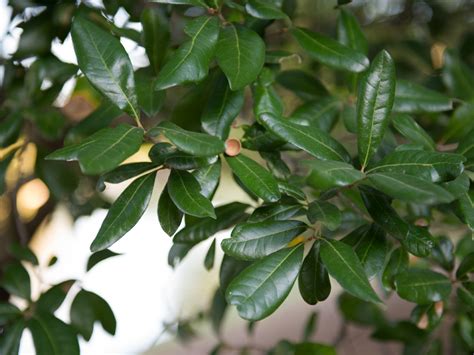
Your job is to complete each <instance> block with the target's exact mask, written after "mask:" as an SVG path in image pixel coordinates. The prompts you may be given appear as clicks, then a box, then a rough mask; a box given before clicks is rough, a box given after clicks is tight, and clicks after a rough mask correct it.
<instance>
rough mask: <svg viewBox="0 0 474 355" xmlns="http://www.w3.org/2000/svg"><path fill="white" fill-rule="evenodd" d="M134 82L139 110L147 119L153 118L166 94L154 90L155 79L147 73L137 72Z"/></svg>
mask: <svg viewBox="0 0 474 355" xmlns="http://www.w3.org/2000/svg"><path fill="white" fill-rule="evenodd" d="M135 80H136V86H137V88H136V90H137V96H138V105H139V107H140V109H141V110H142V111H143V112H144V113H145V114H146V115H147V116H148V117H154V116H155V115H156V114H157V113H158V112H159V111H160V109H161V106H162V105H163V102H164V101H165V96H166V92H165V91H158V90H155V78H153V77H152V76H150V73H149V72H148V71H142V70H139V71H137V72H136V73H135Z"/></svg>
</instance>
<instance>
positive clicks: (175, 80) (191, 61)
mask: <svg viewBox="0 0 474 355" xmlns="http://www.w3.org/2000/svg"><path fill="white" fill-rule="evenodd" d="M185 32H186V34H187V35H188V36H190V37H191V39H190V40H188V41H187V42H185V43H183V44H182V45H181V46H180V47H179V48H178V49H177V50H176V52H174V54H173V55H172V56H171V58H170V59H169V60H168V61H167V62H166V63H165V65H164V66H163V68H162V69H161V71H160V73H159V74H158V79H157V81H156V89H157V90H163V89H167V88H170V87H173V86H176V85H181V84H186V83H189V82H197V81H201V80H202V79H204V78H205V77H206V76H207V73H208V71H209V64H210V62H211V59H212V57H213V55H214V51H215V48H216V44H217V39H218V36H219V24H218V20H217V18H216V17H213V16H212V17H206V16H201V17H198V18H197V19H195V20H192V21H191V22H189V23H188V24H187V25H186V28H185Z"/></svg>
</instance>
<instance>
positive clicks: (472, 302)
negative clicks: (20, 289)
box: [0, 282, 474, 349]
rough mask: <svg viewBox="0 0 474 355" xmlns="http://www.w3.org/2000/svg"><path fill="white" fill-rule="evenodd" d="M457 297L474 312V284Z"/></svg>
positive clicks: (463, 289) (463, 287)
mask: <svg viewBox="0 0 474 355" xmlns="http://www.w3.org/2000/svg"><path fill="white" fill-rule="evenodd" d="M457 297H458V299H459V300H461V301H462V302H463V303H464V304H465V305H466V306H467V307H468V308H469V309H470V310H471V311H472V310H474V282H464V283H463V284H462V286H460V287H458V289H457ZM0 349H1V347H0Z"/></svg>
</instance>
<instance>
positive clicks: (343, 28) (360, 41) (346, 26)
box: [337, 9, 368, 55]
mask: <svg viewBox="0 0 474 355" xmlns="http://www.w3.org/2000/svg"><path fill="white" fill-rule="evenodd" d="M337 39H338V41H339V42H341V43H342V44H343V45H345V46H347V47H349V48H352V49H354V50H356V51H358V52H360V53H363V54H365V55H367V52H368V45H367V39H366V38H365V35H364V33H363V32H362V29H361V28H360V25H359V23H358V22H357V18H356V17H355V16H354V15H352V14H351V13H350V12H349V11H347V10H345V9H341V10H340V14H339V18H338V20H337Z"/></svg>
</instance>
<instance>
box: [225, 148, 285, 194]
mask: <svg viewBox="0 0 474 355" xmlns="http://www.w3.org/2000/svg"><path fill="white" fill-rule="evenodd" d="M226 161H227V163H228V164H229V166H230V168H231V169H232V171H233V173H234V174H235V175H237V176H238V178H239V179H240V180H241V181H242V183H243V184H244V185H245V186H246V187H247V188H248V189H249V190H250V191H251V192H252V193H254V194H255V195H257V196H258V197H260V198H261V199H262V200H264V201H265V202H275V201H278V200H279V199H280V196H281V195H280V191H279V189H278V184H277V181H276V180H275V179H274V178H273V176H272V175H271V174H270V173H269V172H268V171H267V170H265V169H264V168H263V167H262V166H261V165H260V164H258V163H257V162H255V161H254V160H252V159H250V158H248V157H246V156H245V155H243V154H239V155H237V156H235V157H226Z"/></svg>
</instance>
